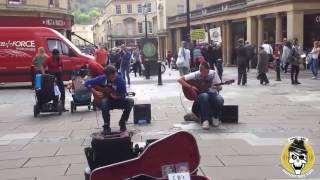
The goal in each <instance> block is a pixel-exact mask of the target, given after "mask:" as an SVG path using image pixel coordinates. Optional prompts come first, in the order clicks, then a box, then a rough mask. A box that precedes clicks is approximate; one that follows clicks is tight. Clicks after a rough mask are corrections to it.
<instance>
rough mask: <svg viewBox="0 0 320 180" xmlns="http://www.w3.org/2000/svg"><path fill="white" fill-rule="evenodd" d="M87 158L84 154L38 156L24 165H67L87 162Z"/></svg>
mask: <svg viewBox="0 0 320 180" xmlns="http://www.w3.org/2000/svg"><path fill="white" fill-rule="evenodd" d="M86 162H87V159H86V157H85V156H84V155H83V154H79V155H65V156H54V157H38V158H30V159H29V160H28V161H27V162H26V163H25V164H24V166H23V167H37V166H40V167H43V166H54V165H66V164H70V163H73V164H80V163H83V164H84V163H86Z"/></svg>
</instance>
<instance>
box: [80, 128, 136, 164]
mask: <svg viewBox="0 0 320 180" xmlns="http://www.w3.org/2000/svg"><path fill="white" fill-rule="evenodd" d="M91 136H92V141H91V148H85V154H86V157H87V160H88V164H89V167H90V169H91V170H94V169H96V168H99V167H101V166H106V165H109V164H113V163H117V162H121V161H125V160H128V159H132V158H134V157H135V156H134V153H133V148H132V146H133V143H132V141H131V137H130V136H129V134H128V133H127V132H114V133H112V134H110V135H102V134H101V133H100V132H99V133H93V134H92V135H91Z"/></svg>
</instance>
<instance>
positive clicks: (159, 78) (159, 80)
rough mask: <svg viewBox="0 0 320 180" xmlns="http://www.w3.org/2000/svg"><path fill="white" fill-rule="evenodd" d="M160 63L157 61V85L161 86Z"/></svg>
mask: <svg viewBox="0 0 320 180" xmlns="http://www.w3.org/2000/svg"><path fill="white" fill-rule="evenodd" d="M161 65H162V63H161V61H158V85H159V86H161V85H162V73H161Z"/></svg>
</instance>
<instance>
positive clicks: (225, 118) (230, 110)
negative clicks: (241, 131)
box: [220, 105, 239, 123]
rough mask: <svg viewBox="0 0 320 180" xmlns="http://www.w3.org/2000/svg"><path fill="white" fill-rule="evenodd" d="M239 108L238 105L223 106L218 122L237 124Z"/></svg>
mask: <svg viewBox="0 0 320 180" xmlns="http://www.w3.org/2000/svg"><path fill="white" fill-rule="evenodd" d="M238 120H239V107H238V105H224V106H223V108H222V115H221V118H220V121H221V122H222V123H238Z"/></svg>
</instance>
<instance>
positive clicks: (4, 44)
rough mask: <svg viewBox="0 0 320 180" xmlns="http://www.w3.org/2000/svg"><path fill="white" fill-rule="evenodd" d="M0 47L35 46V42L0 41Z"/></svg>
mask: <svg viewBox="0 0 320 180" xmlns="http://www.w3.org/2000/svg"><path fill="white" fill-rule="evenodd" d="M0 47H6V48H9V47H16V48H35V47H36V43H35V41H34V40H28V41H11V40H9V41H0Z"/></svg>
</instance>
